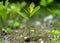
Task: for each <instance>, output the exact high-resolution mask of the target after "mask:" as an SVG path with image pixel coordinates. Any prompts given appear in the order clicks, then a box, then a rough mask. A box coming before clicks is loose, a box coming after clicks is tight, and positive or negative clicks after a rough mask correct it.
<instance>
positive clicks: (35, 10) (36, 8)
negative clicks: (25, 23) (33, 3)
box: [30, 6, 40, 17]
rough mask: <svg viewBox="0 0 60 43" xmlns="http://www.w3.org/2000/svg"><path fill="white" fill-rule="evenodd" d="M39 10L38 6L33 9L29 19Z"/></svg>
mask: <svg viewBox="0 0 60 43" xmlns="http://www.w3.org/2000/svg"><path fill="white" fill-rule="evenodd" d="M39 9H40V6H37V7H35V8H34V9H33V11H32V12H31V13H30V17H31V16H33V15H34V13H36V12H37V11H38V10H39Z"/></svg>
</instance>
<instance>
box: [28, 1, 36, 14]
mask: <svg viewBox="0 0 60 43" xmlns="http://www.w3.org/2000/svg"><path fill="white" fill-rule="evenodd" d="M34 7H35V4H34V3H33V2H32V3H31V4H30V6H29V9H30V13H31V12H32V11H33V9H34Z"/></svg>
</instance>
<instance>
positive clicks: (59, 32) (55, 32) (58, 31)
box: [50, 30, 60, 34]
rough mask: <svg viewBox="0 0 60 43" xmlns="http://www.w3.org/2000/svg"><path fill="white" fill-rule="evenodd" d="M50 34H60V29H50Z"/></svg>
mask: <svg viewBox="0 0 60 43" xmlns="http://www.w3.org/2000/svg"><path fill="white" fill-rule="evenodd" d="M50 33H51V34H60V30H52V31H50Z"/></svg>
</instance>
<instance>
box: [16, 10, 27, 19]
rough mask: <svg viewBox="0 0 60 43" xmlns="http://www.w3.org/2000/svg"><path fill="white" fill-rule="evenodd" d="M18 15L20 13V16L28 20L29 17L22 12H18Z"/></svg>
mask: <svg viewBox="0 0 60 43" xmlns="http://www.w3.org/2000/svg"><path fill="white" fill-rule="evenodd" d="M17 13H18V14H19V15H20V16H22V17H24V18H25V19H28V17H27V16H26V15H24V14H23V13H22V12H18V11H17Z"/></svg>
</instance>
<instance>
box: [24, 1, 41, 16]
mask: <svg viewBox="0 0 60 43" xmlns="http://www.w3.org/2000/svg"><path fill="white" fill-rule="evenodd" d="M39 9H40V6H39V5H38V6H36V7H35V4H34V3H33V2H32V3H31V4H30V6H29V7H28V9H27V10H25V11H26V12H27V13H28V14H29V16H30V17H31V16H33V15H34V14H35V13H36V12H37V11H38V10H39Z"/></svg>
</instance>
